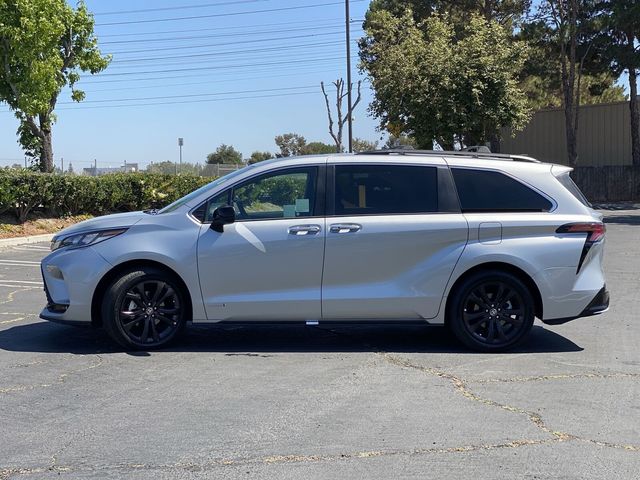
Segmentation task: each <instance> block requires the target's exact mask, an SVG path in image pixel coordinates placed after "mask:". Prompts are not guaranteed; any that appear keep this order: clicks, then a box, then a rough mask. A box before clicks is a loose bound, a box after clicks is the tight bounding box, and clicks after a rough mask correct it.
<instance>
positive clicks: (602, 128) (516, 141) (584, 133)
mask: <svg viewBox="0 0 640 480" xmlns="http://www.w3.org/2000/svg"><path fill="white" fill-rule="evenodd" d="M630 118H631V117H630V112H629V102H616V103H607V104H600V105H583V106H582V107H580V113H579V122H578V164H577V166H578V167H601V166H614V165H615V166H622V165H631V163H632V158H631V120H630ZM502 134H503V135H502V136H503V140H502V142H501V144H500V150H501V152H503V153H513V154H516V153H520V154H527V155H531V156H532V157H535V158H537V159H539V160H542V161H545V162H552V163H562V164H567V163H568V159H567V146H566V145H567V142H566V136H565V124H564V111H563V110H562V109H561V108H553V109H546V110H540V111H538V112H536V113H535V114H534V115H533V117H532V119H531V122H529V124H528V125H527V127H526V128H525V129H524V130H523V131H522V132H518V133H517V134H516V135H515V136H514V137H512V136H511V132H510V131H509V130H507V129H505V130H504V131H503V132H502Z"/></svg>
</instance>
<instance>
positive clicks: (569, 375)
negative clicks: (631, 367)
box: [469, 372, 640, 384]
mask: <svg viewBox="0 0 640 480" xmlns="http://www.w3.org/2000/svg"><path fill="white" fill-rule="evenodd" d="M591 378H595V379H611V378H640V373H625V372H611V373H601V372H586V373H561V374H555V375H535V376H529V377H510V378H484V379H481V380H473V381H471V382H469V383H479V384H481V383H518V382H544V381H548V380H572V379H591Z"/></svg>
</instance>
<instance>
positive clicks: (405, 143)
mask: <svg viewBox="0 0 640 480" xmlns="http://www.w3.org/2000/svg"><path fill="white" fill-rule="evenodd" d="M403 147H407V148H416V147H417V144H416V140H415V139H414V138H413V137H409V136H408V135H398V136H396V135H394V134H393V133H392V134H390V135H389V138H388V139H387V141H386V142H385V144H384V148H386V149H392V148H403ZM427 147H428V148H429V149H431V148H433V144H431V145H427Z"/></svg>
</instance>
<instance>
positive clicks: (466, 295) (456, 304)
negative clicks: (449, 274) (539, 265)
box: [448, 271, 535, 352]
mask: <svg viewBox="0 0 640 480" xmlns="http://www.w3.org/2000/svg"><path fill="white" fill-rule="evenodd" d="M534 311H535V310H534V300H533V296H532V295H531V292H530V291H529V290H528V288H527V287H526V285H525V284H524V283H523V282H522V281H521V280H520V279H519V278H517V277H516V276H514V275H511V274H510V273H507V272H501V271H486V272H478V273H476V274H474V275H471V276H470V277H468V278H467V279H465V280H464V281H463V282H462V284H461V285H459V286H458V287H457V288H456V291H455V292H453V297H452V301H451V304H450V308H449V312H448V315H449V318H448V320H449V326H450V327H451V330H452V331H453V333H454V334H455V336H456V337H457V338H458V340H460V341H461V342H462V343H464V344H465V345H466V346H467V347H469V348H471V349H473V350H478V351H482V352H501V351H505V350H508V349H510V348H513V347H514V346H516V345H517V344H518V343H520V342H521V341H522V340H523V339H524V338H525V337H526V336H527V334H528V333H529V331H530V330H531V327H532V326H533V321H534V318H535V314H534Z"/></svg>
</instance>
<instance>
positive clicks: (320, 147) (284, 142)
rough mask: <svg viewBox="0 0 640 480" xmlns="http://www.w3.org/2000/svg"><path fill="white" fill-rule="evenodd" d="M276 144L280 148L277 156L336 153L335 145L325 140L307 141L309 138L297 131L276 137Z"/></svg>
mask: <svg viewBox="0 0 640 480" xmlns="http://www.w3.org/2000/svg"><path fill="white" fill-rule="evenodd" d="M275 142H276V145H277V146H278V148H279V149H280V153H277V154H276V156H277V157H291V156H297V155H322V154H326V153H336V147H335V145H329V144H328V143H323V142H311V143H307V139H306V138H304V137H303V136H302V135H299V134H297V133H285V134H283V135H278V136H277V137H276V138H275Z"/></svg>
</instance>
